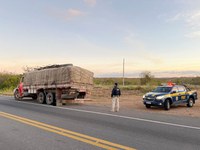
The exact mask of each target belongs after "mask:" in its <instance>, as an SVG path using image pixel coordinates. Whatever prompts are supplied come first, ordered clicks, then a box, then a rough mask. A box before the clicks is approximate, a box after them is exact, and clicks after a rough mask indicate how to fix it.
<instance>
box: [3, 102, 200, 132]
mask: <svg viewBox="0 0 200 150" xmlns="http://www.w3.org/2000/svg"><path fill="white" fill-rule="evenodd" d="M3 101H12V100H3ZM14 102H17V103H24V104H29V105H37V106H38V105H39V106H43V107H50V108H57V109H65V110H72V111H77V112H85V113H91V114H98V115H104V116H112V117H118V118H123V119H130V120H137V121H143V122H150V123H157V124H162V125H170V126H175V127H182V128H189V129H196V130H200V127H194V126H187V125H181V124H175V123H168V122H163V121H155V120H149V119H142V118H136V117H128V116H121V115H114V114H108V113H102V112H95V111H88V110H81V109H74V108H63V107H59V106H50V105H43V104H37V103H30V102H22V101H14Z"/></svg>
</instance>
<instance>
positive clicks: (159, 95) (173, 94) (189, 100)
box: [143, 83, 197, 110]
mask: <svg viewBox="0 0 200 150" xmlns="http://www.w3.org/2000/svg"><path fill="white" fill-rule="evenodd" d="M196 100H197V92H196V91H192V90H190V89H189V88H188V87H187V86H185V85H175V84H173V83H168V84H167V85H164V86H158V87H157V88H156V89H155V90H153V91H152V92H149V93H146V94H145V95H143V103H144V105H145V106H146V108H150V107H151V106H161V107H164V109H165V110H169V109H170V107H171V106H172V105H175V106H177V105H179V104H184V103H185V104H187V106H188V107H192V106H193V105H194V104H195V101H196Z"/></svg>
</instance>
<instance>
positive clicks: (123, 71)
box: [123, 58, 125, 86]
mask: <svg viewBox="0 0 200 150" xmlns="http://www.w3.org/2000/svg"><path fill="white" fill-rule="evenodd" d="M124 67H125V59H124V58H123V86H124V70H125V69H124Z"/></svg>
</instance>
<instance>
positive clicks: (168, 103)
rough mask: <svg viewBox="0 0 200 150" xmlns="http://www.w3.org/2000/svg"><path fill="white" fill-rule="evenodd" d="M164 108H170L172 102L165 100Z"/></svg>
mask: <svg viewBox="0 0 200 150" xmlns="http://www.w3.org/2000/svg"><path fill="white" fill-rule="evenodd" d="M164 109H165V110H170V102H169V100H168V99H166V100H165V102H164Z"/></svg>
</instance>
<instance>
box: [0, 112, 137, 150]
mask: <svg viewBox="0 0 200 150" xmlns="http://www.w3.org/2000/svg"><path fill="white" fill-rule="evenodd" d="M0 116H2V117H5V118H9V119H12V120H15V121H18V122H22V123H24V124H28V125H31V126H34V127H37V128H40V129H43V130H46V131H49V132H53V133H56V134H59V135H62V136H65V137H69V138H72V139H75V140H78V141H81V142H84V143H87V144H91V145H94V146H97V147H101V148H104V149H109V150H117V149H123V150H136V149H134V148H131V147H127V146H123V145H120V144H116V143H112V142H109V141H106V140H102V139H98V138H95V137H91V136H88V135H84V134H80V133H77V132H73V131H70V130H66V129H63V128H59V127H56V126H52V125H48V124H44V123H42V122H38V121H34V120H30V119H27V118H23V117H20V116H16V115H12V114H8V113H5V112H0Z"/></svg>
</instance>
